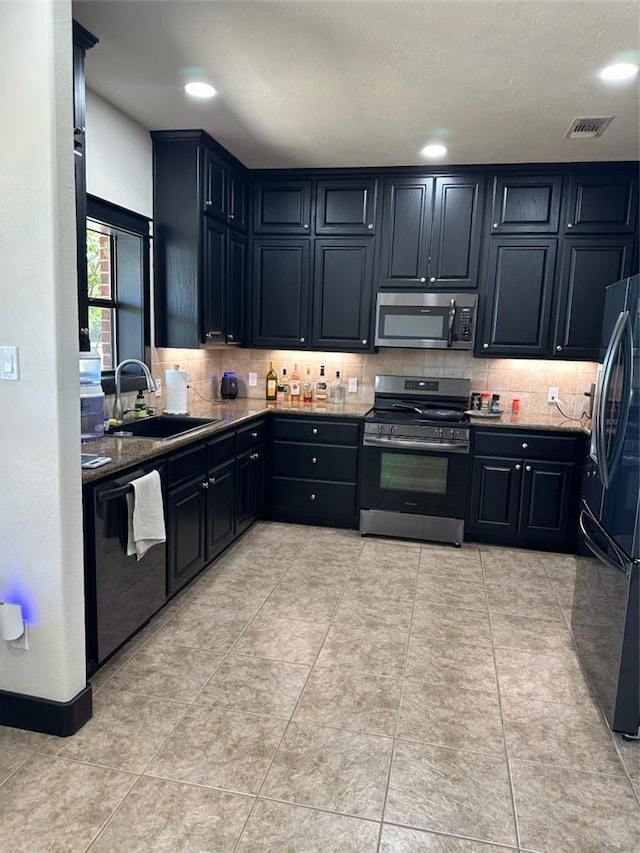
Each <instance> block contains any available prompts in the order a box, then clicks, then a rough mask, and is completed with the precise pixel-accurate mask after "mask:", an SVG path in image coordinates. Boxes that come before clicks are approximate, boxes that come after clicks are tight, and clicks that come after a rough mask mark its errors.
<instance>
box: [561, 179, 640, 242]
mask: <svg viewBox="0 0 640 853" xmlns="http://www.w3.org/2000/svg"><path fill="white" fill-rule="evenodd" d="M637 215H638V171H637V169H635V170H634V171H633V172H631V171H619V172H616V171H615V170H613V169H606V170H603V171H601V172H599V173H598V174H594V173H593V172H589V173H585V174H572V175H571V178H570V182H569V203H568V207H567V214H566V216H567V221H566V223H565V228H564V230H565V233H567V234H633V233H635V230H636V228H637V226H638V223H637Z"/></svg>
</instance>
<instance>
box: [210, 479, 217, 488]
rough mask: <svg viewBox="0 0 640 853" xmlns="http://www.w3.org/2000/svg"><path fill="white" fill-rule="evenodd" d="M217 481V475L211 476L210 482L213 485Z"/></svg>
mask: <svg viewBox="0 0 640 853" xmlns="http://www.w3.org/2000/svg"><path fill="white" fill-rule="evenodd" d="M215 481H216V478H215V477H209V482H210V483H211V485H212V486H213V484H214V483H215Z"/></svg>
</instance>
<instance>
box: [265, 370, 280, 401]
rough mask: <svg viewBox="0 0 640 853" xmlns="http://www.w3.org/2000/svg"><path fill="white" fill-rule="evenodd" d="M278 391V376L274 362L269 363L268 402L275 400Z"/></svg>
mask: <svg viewBox="0 0 640 853" xmlns="http://www.w3.org/2000/svg"><path fill="white" fill-rule="evenodd" d="M277 391H278V376H277V374H276V372H275V370H274V369H273V362H272V361H270V362H269V372H268V373H267V400H275V399H276V396H277Z"/></svg>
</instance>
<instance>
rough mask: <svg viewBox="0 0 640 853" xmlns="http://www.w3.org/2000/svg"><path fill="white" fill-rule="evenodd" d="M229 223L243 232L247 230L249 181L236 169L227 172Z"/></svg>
mask: <svg viewBox="0 0 640 853" xmlns="http://www.w3.org/2000/svg"><path fill="white" fill-rule="evenodd" d="M227 223H228V224H229V225H230V226H231V227H232V228H237V229H239V230H240V231H242V232H244V231H246V229H247V181H246V179H245V177H244V175H242V174H241V173H240V172H237V171H236V170H235V169H228V170H227Z"/></svg>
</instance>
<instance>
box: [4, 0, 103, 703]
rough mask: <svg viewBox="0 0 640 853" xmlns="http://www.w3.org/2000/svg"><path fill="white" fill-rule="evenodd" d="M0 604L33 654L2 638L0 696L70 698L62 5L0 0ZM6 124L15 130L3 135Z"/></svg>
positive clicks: (73, 594) (67, 160)
mask: <svg viewBox="0 0 640 853" xmlns="http://www.w3.org/2000/svg"><path fill="white" fill-rule="evenodd" d="M0 56H2V65H3V67H4V68H10V69H11V74H10V75H9V74H4V75H0V102H1V103H2V119H3V127H4V128H5V132H4V133H2V134H1V135H0V186H1V187H2V192H1V193H0V306H1V308H0V344H13V345H17V346H19V348H20V371H21V375H20V381H18V382H0V599H2V598H4V599H5V600H7V601H12V600H16V599H20V600H22V601H23V602H24V603H25V604H27V605H28V611H29V616H30V621H31V623H32V624H31V626H30V644H31V648H30V649H29V651H20V650H17V649H10V648H9V647H8V646H7V644H6V643H5V642H3V641H0V689H2V690H9V691H14V692H17V693H25V694H30V695H32V696H39V697H45V698H49V699H54V700H58V701H67V700H69V699H71V698H72V697H73V696H74V695H75V694H76V693H77V692H78V691H80V690H81V689H82V688H83V687H84V686H85V683H86V678H85V656H84V603H83V564H82V511H81V477H80V464H79V459H80V418H79V409H78V406H79V403H78V356H77V345H78V344H77V341H78V331H77V325H78V323H77V311H76V307H75V306H76V305H77V296H76V264H75V233H74V229H75V201H74V178H73V141H72V127H73V115H72V103H71V92H72V85H71V83H72V32H71V0H41V2H38V3H24V2H19V1H18V2H14V0H11V2H3V3H0ZM10 129H12V130H10Z"/></svg>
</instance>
